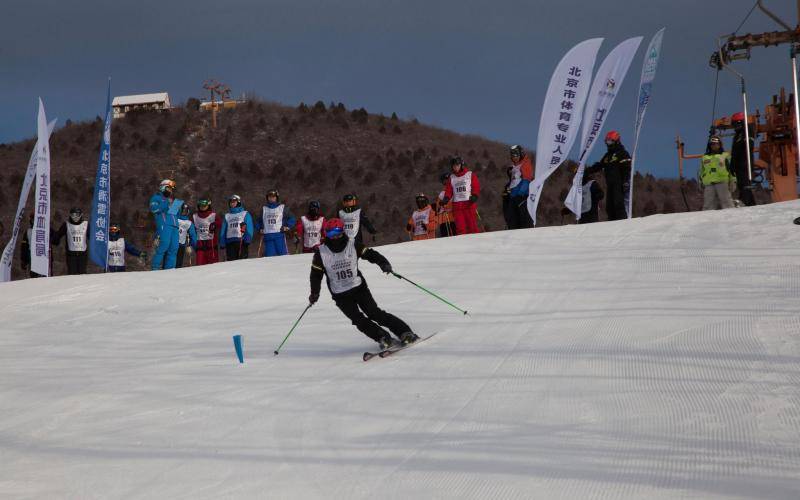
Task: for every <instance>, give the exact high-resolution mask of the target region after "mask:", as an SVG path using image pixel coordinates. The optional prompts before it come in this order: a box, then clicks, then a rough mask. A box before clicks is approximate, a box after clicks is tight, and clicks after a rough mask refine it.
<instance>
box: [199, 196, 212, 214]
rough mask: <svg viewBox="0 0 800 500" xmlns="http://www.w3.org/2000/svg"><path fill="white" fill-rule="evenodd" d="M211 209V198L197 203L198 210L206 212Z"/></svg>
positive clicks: (202, 199) (201, 199)
mask: <svg viewBox="0 0 800 500" xmlns="http://www.w3.org/2000/svg"><path fill="white" fill-rule="evenodd" d="M209 208H211V199H210V198H200V199H199V200H198V201H197V210H199V211H201V212H204V211H206V210H208V209H209Z"/></svg>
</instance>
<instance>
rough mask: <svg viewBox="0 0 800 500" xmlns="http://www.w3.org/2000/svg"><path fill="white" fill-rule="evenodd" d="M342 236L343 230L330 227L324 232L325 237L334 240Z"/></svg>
mask: <svg viewBox="0 0 800 500" xmlns="http://www.w3.org/2000/svg"><path fill="white" fill-rule="evenodd" d="M343 234H344V228H341V227H332V228H330V229H328V230H327V231H326V232H325V237H326V238H330V239H332V240H335V239H336V238H340V237H341V236H342V235H343Z"/></svg>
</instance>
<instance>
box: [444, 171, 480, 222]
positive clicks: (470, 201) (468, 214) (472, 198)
mask: <svg viewBox="0 0 800 500" xmlns="http://www.w3.org/2000/svg"><path fill="white" fill-rule="evenodd" d="M480 193H481V185H480V182H478V176H477V175H475V172H473V171H471V170H469V169H467V168H464V167H462V168H461V170H459V171H458V173H454V174H452V175H451V176H450V182H449V183H447V184H446V185H445V187H444V197H445V200H452V201H453V219H455V223H456V233H457V234H472V233H479V232H480V229H478V211H477V209H478V204H477V201H478V196H479V195H480Z"/></svg>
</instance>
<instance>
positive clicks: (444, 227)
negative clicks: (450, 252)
mask: <svg viewBox="0 0 800 500" xmlns="http://www.w3.org/2000/svg"><path fill="white" fill-rule="evenodd" d="M455 235H456V223H455V222H442V223H441V224H439V238H447V237H448V236H455Z"/></svg>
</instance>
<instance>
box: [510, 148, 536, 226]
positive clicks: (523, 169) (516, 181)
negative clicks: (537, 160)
mask: <svg viewBox="0 0 800 500" xmlns="http://www.w3.org/2000/svg"><path fill="white" fill-rule="evenodd" d="M509 156H510V157H511V165H509V167H508V184H507V185H506V189H505V192H504V198H505V200H504V214H503V215H504V217H505V220H506V225H507V226H508V229H523V228H529V227H533V219H531V216H530V214H529V213H528V187H529V185H530V183H531V180H533V162H532V161H531V158H530V157H529V156H528V155H526V154H525V151H524V150H523V149H522V147H521V146H518V145H514V146H511V150H510V151H509Z"/></svg>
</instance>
